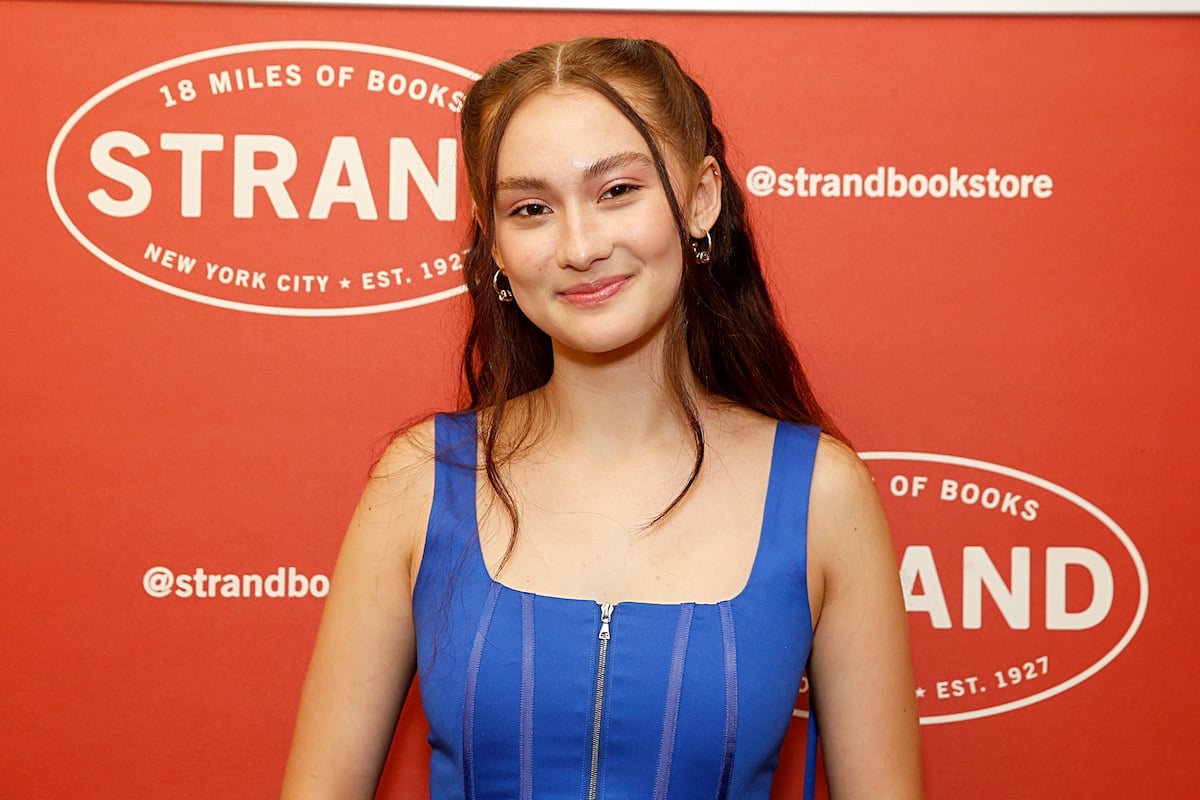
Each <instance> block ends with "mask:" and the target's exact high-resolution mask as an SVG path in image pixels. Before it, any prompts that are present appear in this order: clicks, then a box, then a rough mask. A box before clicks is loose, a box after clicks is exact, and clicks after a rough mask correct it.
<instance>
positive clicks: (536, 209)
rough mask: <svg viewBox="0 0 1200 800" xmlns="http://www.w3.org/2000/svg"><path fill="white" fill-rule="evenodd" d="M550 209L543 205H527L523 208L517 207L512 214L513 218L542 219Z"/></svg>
mask: <svg viewBox="0 0 1200 800" xmlns="http://www.w3.org/2000/svg"><path fill="white" fill-rule="evenodd" d="M549 210H550V209H549V208H548V207H546V206H544V205H542V204H541V203H526V204H525V205H523V206H517V207H516V208H514V209H513V210H512V211H511V212H510V214H509V215H510V216H513V217H540V216H541V215H542V214H545V213H546V212H547V211H549Z"/></svg>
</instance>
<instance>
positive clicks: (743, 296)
mask: <svg viewBox="0 0 1200 800" xmlns="http://www.w3.org/2000/svg"><path fill="white" fill-rule="evenodd" d="M563 86H570V87H580V88H585V89H590V90H593V91H595V92H597V93H599V94H600V95H602V96H603V97H605V98H606V99H607V100H608V101H609V102H611V103H612V104H613V106H615V107H616V108H617V109H618V110H619V111H620V112H621V113H622V114H623V115H624V116H625V117H626V118H627V119H628V120H629V122H630V123H631V124H632V125H633V126H634V127H635V128H636V129H637V131H638V132H639V133H640V134H641V136H642V138H643V139H644V140H645V142H646V145H647V147H648V148H649V150H650V154H651V156H652V157H653V159H654V163H655V166H656V168H657V171H658V176H659V179H660V180H661V181H662V185H663V186H664V188H665V189H666V195H667V199H668V201H669V203H670V205H671V209H672V211H673V212H674V216H675V220H676V227H677V228H678V231H679V237H680V243H681V246H682V249H683V252H684V254H685V255H684V259H685V262H686V263H685V264H684V269H683V279H682V285H681V289H680V295H679V297H678V298H677V301H676V304H677V306H678V310H679V311H680V313H678V314H676V315H675V318H676V322H675V327H674V330H672V331H668V336H667V344H666V347H665V348H664V359H665V362H666V364H665V366H666V374H667V375H668V385H669V387H670V390H671V393H672V394H673V396H674V398H675V399H676V401H677V402H678V404H679V407H680V408H681V409H682V411H683V414H684V417H685V418H686V420H687V422H688V425H689V428H690V430H691V432H692V435H693V438H694V442H695V448H696V456H695V460H694V464H693V469H692V473H691V476H690V478H689V480H688V482H687V484H686V485H685V486H684V487H683V489H682V490H681V491H680V493H679V495H678V496H676V498H675V499H674V500H672V501H671V503H670V505H669V506H668V507H667V508H666V509H664V510H663V511H662V512H661V513H660V514H659V515H658V516H656V517H655V518H654V519H653V520H651V521H650V522H649V523H647V527H648V526H649V525H653V524H654V523H655V522H658V521H659V520H661V519H662V518H663V517H665V516H666V515H667V514H669V513H670V512H671V510H672V509H674V508H675V506H677V505H678V504H679V502H680V501H681V500H682V499H683V497H684V496H685V495H686V494H687V492H688V490H689V489H690V488H691V487H692V485H693V484H694V482H695V480H696V478H697V476H698V475H699V473H700V467H701V465H702V464H703V461H704V432H703V429H702V426H701V424H700V418H699V414H698V412H697V409H696V404H695V399H694V398H693V397H692V396H691V392H690V391H689V390H688V383H687V378H686V376H685V375H684V374H683V371H682V369H681V367H680V365H681V364H682V363H683V362H682V357H683V356H684V355H685V354H686V357H687V359H688V362H689V363H690V365H691V368H692V371H693V372H694V373H695V379H696V381H698V383H699V385H700V386H701V387H703V388H704V390H705V391H707V392H710V393H711V394H712V395H715V396H717V397H722V398H726V399H728V400H731V401H733V402H735V403H739V404H741V405H743V406H746V407H747V408H750V409H753V410H755V411H758V412H760V413H762V414H765V415H766V416H769V417H773V418H775V419H779V420H785V421H788V422H796V423H801V424H808V425H816V426H817V427H820V428H821V429H823V430H826V431H831V432H834V433H836V431H833V430H832V425H831V423H830V420H829V419H828V417H827V416H826V414H825V413H824V412H823V411H822V410H821V408H820V406H819V405H818V404H817V401H816V398H815V397H814V396H813V392H812V389H811V388H810V386H809V383H808V380H807V378H806V377H805V375H804V371H803V369H802V368H801V366H800V362H799V360H798V359H797V357H796V354H795V351H794V350H793V348H792V345H791V343H790V342H789V341H788V338H787V335H786V334H785V333H784V331H783V328H782V326H781V325H780V323H779V320H778V319H777V317H776V314H775V309H774V306H773V304H772V302H771V298H770V296H769V294H768V292H767V288H766V284H765V283H764V281H763V275H762V269H761V266H760V264H759V258H758V252H757V249H756V247H755V244H754V239H753V236H752V235H751V231H750V224H749V221H748V220H747V217H746V203H745V198H744V197H743V195H742V192H741V189H740V187H739V184H738V181H737V180H736V179H735V177H734V176H733V175H732V174H731V173H730V171H729V167H728V165H727V164H726V156H725V139H724V136H723V135H722V133H721V131H720V130H719V129H718V128H717V126H716V124H714V122H713V112H712V105H711V103H710V102H709V99H708V96H707V95H706V94H705V92H704V90H703V89H702V88H701V87H700V86H699V85H698V84H697V83H696V82H695V81H694V80H693V79H692V78H691V77H689V76H688V75H687V74H686V73H685V72H684V71H683V69H682V68H681V67H680V65H679V62H678V61H677V60H676V58H675V56H674V55H673V54H672V53H671V51H670V50H668V49H667V48H666V47H665V46H663V45H662V44H659V43H658V42H655V41H651V40H645V39H609V38H596V37H584V38H578V39H572V40H570V41H566V42H555V43H550V44H544V45H541V46H539V47H535V48H533V49H531V50H526V51H525V52H523V53H519V54H518V55H515V56H513V57H512V58H509V59H508V60H506V61H503V62H500V63H499V64H496V65H495V66H493V67H492V68H491V69H489V70H488V71H487V73H486V74H484V76H483V77H482V78H480V79H479V81H478V82H476V83H475V84H474V86H473V87H472V88H471V90H470V91H469V92H468V93H467V98H466V101H465V103H464V105H463V109H462V116H461V124H462V146H463V153H464V160H465V164H466V172H467V180H468V184H469V186H470V191H471V196H472V199H473V200H474V203H475V207H476V209H477V217H476V222H475V225H474V229H473V231H472V235H471V242H470V252H469V254H468V256H467V259H466V262H465V265H464V277H465V280H466V284H467V289H468V292H469V295H470V298H471V303H472V314H471V323H470V328H469V330H468V333H467V339H466V346H465V349H464V352H463V370H464V373H465V378H466V388H467V394H468V398H469V399H468V403H469V408H470V410H473V411H483V410H486V411H487V412H488V413H487V414H486V415H481V416H480V434H481V439H482V442H483V454H484V459H483V460H484V470H485V472H486V474H487V478H488V481H489V483H490V484H491V487H492V489H493V490H494V492H495V493H496V496H497V497H498V498H499V499H500V501H501V503H502V505H503V506H504V509H505V511H506V512H507V515H508V517H509V519H510V521H511V522H512V525H513V530H514V532H515V531H516V530H517V527H518V513H517V506H516V502H515V500H514V499H513V497H512V494H511V493H510V491H509V489H508V487H507V486H506V485H505V482H504V480H503V477H502V475H501V472H500V466H501V465H502V464H503V463H504V461H505V459H506V458H508V457H511V455H512V454H513V452H514V451H515V450H516V449H517V447H519V443H520V442H521V441H523V440H524V439H525V437H527V436H528V434H529V432H530V428H529V423H528V421H526V423H525V427H524V429H523V430H522V431H520V432H518V433H517V435H516V437H515V440H516V441H517V442H518V444H517V445H511V444H509V445H505V447H504V448H503V452H501V451H500V450H501V448H500V446H499V444H500V430H501V425H502V420H504V418H505V406H506V404H507V403H508V401H510V400H511V399H513V398H515V397H517V396H519V395H522V394H524V393H526V392H529V391H532V390H534V389H537V388H539V387H541V386H543V385H545V383H546V382H547V381H548V380H549V379H550V374H551V371H552V370H553V366H554V365H553V355H552V351H551V345H550V339H549V337H548V336H547V335H546V334H545V333H543V332H542V331H541V330H539V329H538V328H537V327H535V326H534V325H533V324H532V323H531V322H530V321H529V319H528V318H526V317H525V315H524V314H522V313H521V310H520V309H519V308H518V307H517V306H516V304H515V303H504V304H501V303H499V302H497V299H496V294H495V291H494V289H493V285H492V278H493V274H494V272H495V270H496V263H495V261H494V260H493V258H492V252H493V245H494V243H495V225H494V219H493V207H494V198H495V187H496V169H497V160H498V155H499V150H500V141H501V139H502V137H503V136H504V132H505V129H506V127H507V125H508V122H509V120H510V119H511V118H512V115H513V113H514V111H515V110H516V109H517V107H518V106H519V105H520V104H521V103H522V101H524V100H525V99H526V98H528V97H530V96H531V95H533V94H534V93H536V92H538V91H540V90H544V89H547V88H551V87H563ZM667 148H669V152H670V153H671V154H672V155H673V156H674V157H676V158H677V159H678V160H679V162H680V163H682V164H683V165H686V167H687V168H688V169H689V170H692V169H694V168H695V167H698V166H699V165H700V163H701V162H702V161H703V160H704V157H705V156H712V157H713V159H715V161H716V163H717V169H719V170H720V174H721V186H722V189H721V203H722V208H721V214H720V217H719V218H718V220H717V222H716V224H715V225H714V227H713V229H712V230H711V231H710V234H711V237H712V246H711V254H710V259H709V260H708V261H707V262H704V261H701V260H698V259H694V258H692V257H690V254H691V253H692V248H691V239H690V237H689V235H688V232H687V227H686V224H685V220H684V209H683V208H682V207H681V205H680V202H679V199H678V197H677V196H676V194H675V190H674V188H673V187H672V184H671V180H670V176H669V173H668V169H667V163H666V160H665V159H664V157H663V152H664V149H667ZM705 246H707V245H705ZM508 435H511V434H508ZM509 441H512V440H511V439H510V440H509ZM514 541H515V539H513V540H510V542H509V552H511V549H512V546H513V542H514ZM505 558H507V554H506V556H505Z"/></svg>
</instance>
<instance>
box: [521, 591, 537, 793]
mask: <svg viewBox="0 0 1200 800" xmlns="http://www.w3.org/2000/svg"><path fill="white" fill-rule="evenodd" d="M533 645H534V641H533V595H532V594H529V593H528V592H525V593H523V594H522V595H521V742H520V757H521V785H520V795H521V800H533V652H534V647H533Z"/></svg>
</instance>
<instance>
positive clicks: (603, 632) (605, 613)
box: [600, 603, 613, 640]
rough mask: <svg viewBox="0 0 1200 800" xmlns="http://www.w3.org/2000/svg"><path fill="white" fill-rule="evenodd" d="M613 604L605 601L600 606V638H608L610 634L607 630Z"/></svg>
mask: <svg viewBox="0 0 1200 800" xmlns="http://www.w3.org/2000/svg"><path fill="white" fill-rule="evenodd" d="M612 613H613V604H612V603H605V604H604V605H602V606H600V638H601V639H602V640H603V639H608V638H609V636H610V634H609V631H608V623H610V622H612Z"/></svg>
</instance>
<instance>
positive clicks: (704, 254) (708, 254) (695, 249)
mask: <svg viewBox="0 0 1200 800" xmlns="http://www.w3.org/2000/svg"><path fill="white" fill-rule="evenodd" d="M697 241H698V240H696V239H693V240H692V257H693V258H695V259H696V263H697V264H707V263H708V262H709V261H712V246H713V244H712V234H711V233H709V232H708V231H705V232H704V249H703V250H701V249H700V245H698V244H696V242H697Z"/></svg>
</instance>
